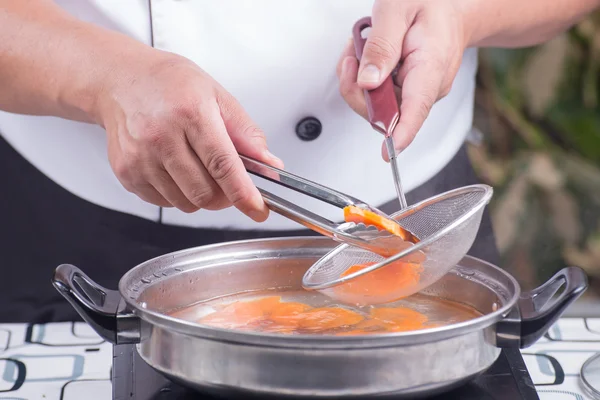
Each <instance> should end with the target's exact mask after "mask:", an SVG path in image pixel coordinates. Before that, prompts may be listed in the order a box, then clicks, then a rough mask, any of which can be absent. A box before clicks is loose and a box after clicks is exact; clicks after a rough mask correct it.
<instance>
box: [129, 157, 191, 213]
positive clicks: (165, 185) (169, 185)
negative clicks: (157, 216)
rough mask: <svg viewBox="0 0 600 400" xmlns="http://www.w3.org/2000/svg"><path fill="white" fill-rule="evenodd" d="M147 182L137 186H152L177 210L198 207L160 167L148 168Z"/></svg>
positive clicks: (189, 210) (189, 211)
mask: <svg viewBox="0 0 600 400" xmlns="http://www.w3.org/2000/svg"><path fill="white" fill-rule="evenodd" d="M144 175H145V176H146V179H147V181H148V184H138V185H136V187H137V188H144V190H148V186H149V185H152V187H153V188H154V189H155V190H156V191H157V192H158V193H160V194H161V196H162V197H164V198H165V199H166V200H167V201H168V202H169V203H171V204H172V205H173V206H175V207H176V208H178V209H179V210H181V211H183V212H186V213H192V212H195V211H198V210H199V208H200V207H197V206H196V205H194V204H193V203H192V202H191V201H190V200H189V199H188V198H187V197H186V196H185V195H184V194H183V192H182V191H181V189H180V188H179V186H178V185H177V184H176V183H175V181H174V180H173V178H172V177H171V175H170V174H169V173H168V172H167V171H166V170H165V169H163V168H162V167H159V166H158V167H157V166H153V167H152V168H149V169H148V170H147V171H146V172H145V174H144Z"/></svg>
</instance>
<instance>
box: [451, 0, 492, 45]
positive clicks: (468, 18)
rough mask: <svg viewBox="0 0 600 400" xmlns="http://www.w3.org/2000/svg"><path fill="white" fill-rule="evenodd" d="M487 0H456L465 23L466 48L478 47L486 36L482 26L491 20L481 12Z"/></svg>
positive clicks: (464, 37)
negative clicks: (486, 18) (487, 19)
mask: <svg viewBox="0 0 600 400" xmlns="http://www.w3.org/2000/svg"><path fill="white" fill-rule="evenodd" d="M484 4H485V0H484V1H481V0H456V1H455V5H456V8H457V10H458V13H459V14H460V15H461V18H462V24H463V39H464V43H465V48H469V47H477V46H478V45H479V44H480V43H481V42H482V40H484V38H485V33H484V32H483V30H482V27H485V26H486V24H487V23H489V21H485V18H483V16H482V13H481V8H482V7H483V6H484Z"/></svg>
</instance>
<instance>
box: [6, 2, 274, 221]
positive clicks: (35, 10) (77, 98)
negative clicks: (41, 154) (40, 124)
mask: <svg viewBox="0 0 600 400" xmlns="http://www.w3.org/2000/svg"><path fill="white" fill-rule="evenodd" d="M0 87H1V88H2V89H1V90H0V109H3V110H6V111H9V112H13V113H22V114H34V115H53V116H58V117H63V118H68V119H73V120H79V121H85V122H91V123H96V124H98V125H101V126H103V127H104V128H105V129H106V133H107V139H108V159H109V161H110V164H111V167H112V169H113V171H114V172H115V175H116V176H117V178H118V179H119V181H120V182H121V184H122V185H123V186H124V187H125V188H126V189H127V190H128V191H130V192H132V193H135V194H136V195H138V196H139V197H140V198H142V199H143V200H146V201H147V202H150V203H152V204H156V205H159V206H163V207H177V208H179V209H180V210H182V211H185V212H194V211H196V210H198V209H200V208H204V209H209V210H217V209H222V208H225V207H229V206H231V205H233V206H235V207H237V208H238V209H239V210H240V211H242V212H243V213H245V214H246V215H248V216H249V217H251V218H252V219H254V220H255V221H264V220H265V219H266V218H267V216H268V209H267V206H266V205H265V203H264V201H263V199H262V196H261V195H260V193H259V192H258V190H257V188H256V187H255V186H254V184H253V183H252V180H251V179H250V176H249V175H248V174H247V172H246V170H245V168H244V165H243V163H242V160H241V159H240V158H239V156H238V151H239V152H240V153H243V154H245V155H247V156H250V157H254V158H256V159H259V160H261V161H263V162H266V163H269V164H271V165H274V166H277V167H282V163H281V161H280V160H278V159H277V158H275V157H274V156H272V155H271V154H270V153H269V151H268V148H267V144H266V140H265V136H264V134H263V132H262V131H261V130H260V129H259V128H258V127H257V126H256V124H255V123H254V122H253V121H252V120H251V119H250V117H249V116H248V115H247V114H246V113H245V111H244V109H243V108H242V107H241V105H240V104H239V103H238V102H237V101H236V100H235V99H234V98H233V96H231V95H230V94H229V93H227V92H226V91H225V90H224V89H223V88H222V87H221V86H220V85H219V84H218V83H217V82H215V81H214V80H213V79H212V78H211V77H210V76H209V75H208V74H206V72H204V71H203V70H202V69H200V68H199V67H198V66H197V65H195V64H194V63H192V62H190V61H189V60H187V59H185V58H183V57H179V56H177V55H175V54H171V53H168V52H163V51H159V50H156V49H153V48H152V47H150V46H146V45H144V44H142V43H139V42H138V41H136V40H134V39H132V38H129V37H127V36H125V35H122V34H119V33H116V32H113V31H110V30H106V29H103V28H100V27H98V26H95V25H93V24H88V23H85V22H82V21H79V20H77V19H75V18H73V17H71V16H70V15H68V14H67V13H66V12H64V11H62V10H61V9H60V8H59V7H57V6H56V5H55V4H54V3H53V2H52V1H50V0H18V1H15V0H0Z"/></svg>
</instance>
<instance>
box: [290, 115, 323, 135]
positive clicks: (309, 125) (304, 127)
mask: <svg viewBox="0 0 600 400" xmlns="http://www.w3.org/2000/svg"><path fill="white" fill-rule="evenodd" d="M322 131H323V125H322V124H321V121H319V120H318V119H316V118H315V117H306V118H303V119H302V120H300V122H298V124H297V125H296V135H298V137H299V138H300V139H301V140H304V141H311V140H315V139H316V138H318V137H319V135H320V134H321V132H322Z"/></svg>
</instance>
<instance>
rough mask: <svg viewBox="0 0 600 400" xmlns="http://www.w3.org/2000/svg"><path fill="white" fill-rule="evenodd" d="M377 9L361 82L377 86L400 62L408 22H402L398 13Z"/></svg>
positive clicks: (360, 69) (364, 85)
mask: <svg viewBox="0 0 600 400" xmlns="http://www.w3.org/2000/svg"><path fill="white" fill-rule="evenodd" d="M380 9H381V8H377V7H376V8H375V9H374V10H373V16H372V18H371V21H372V28H371V29H370V31H369V34H368V37H367V41H366V43H365V47H364V49H363V54H362V58H361V60H360V66H359V69H358V85H359V86H360V87H361V88H362V89H367V90H371V89H375V88H377V87H378V86H379V85H381V83H382V82H383V81H384V80H385V79H386V78H387V77H388V76H389V75H390V74H391V73H392V71H393V70H394V68H396V66H397V65H398V63H399V62H400V57H401V55H402V44H403V42H404V35H405V34H406V30H407V26H406V25H405V24H402V23H399V18H398V17H397V15H396V14H395V13H391V12H387V13H386V12H382V11H379V10H380Z"/></svg>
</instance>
